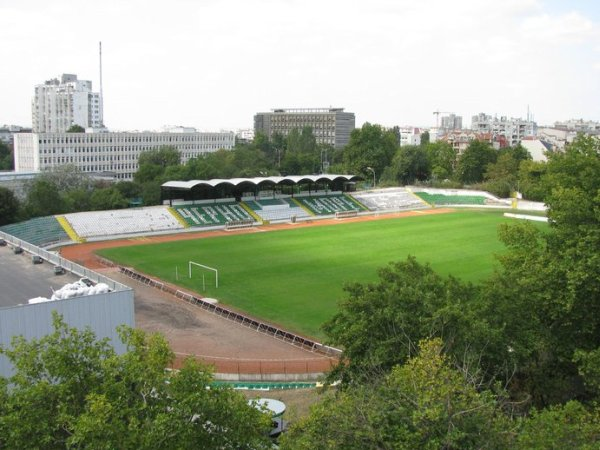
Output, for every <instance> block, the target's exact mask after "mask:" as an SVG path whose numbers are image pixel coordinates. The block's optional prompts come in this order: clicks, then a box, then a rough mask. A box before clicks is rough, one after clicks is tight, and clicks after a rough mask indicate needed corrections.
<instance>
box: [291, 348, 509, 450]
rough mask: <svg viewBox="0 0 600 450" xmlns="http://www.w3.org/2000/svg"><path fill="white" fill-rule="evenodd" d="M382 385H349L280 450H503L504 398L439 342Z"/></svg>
mask: <svg viewBox="0 0 600 450" xmlns="http://www.w3.org/2000/svg"><path fill="white" fill-rule="evenodd" d="M419 347H420V352H419V354H418V355H417V356H414V357H412V358H411V359H409V360H408V361H407V362H406V364H405V365H403V366H396V367H394V368H393V370H392V371H391V373H390V374H389V375H387V376H386V377H385V378H384V379H383V380H381V381H380V382H376V383H369V384H362V385H353V386H351V387H349V388H348V389H347V390H344V391H342V392H339V393H338V394H337V395H335V396H334V395H330V396H329V397H327V398H326V400H325V401H324V402H323V403H321V404H318V405H317V406H315V407H314V408H313V409H312V410H311V415H310V416H309V417H308V418H306V419H304V420H301V421H299V422H298V423H297V424H295V425H294V426H293V427H292V428H291V430H290V431H289V432H288V433H287V434H286V435H284V437H283V439H282V442H281V446H282V448H284V449H338V448H367V449H370V448H397V449H415V448H419V449H440V448H447V449H450V448H498V449H500V448H508V447H509V444H510V438H511V435H510V434H508V433H506V430H507V429H508V425H509V423H508V420H507V418H506V417H504V416H503V415H502V414H501V411H500V408H499V405H500V401H501V398H499V397H497V396H495V395H493V394H492V393H490V392H488V391H480V390H479V389H478V388H477V386H476V385H475V384H474V382H473V380H471V379H469V378H467V377H465V376H464V374H463V373H461V372H459V371H457V370H456V369H454V368H452V366H451V362H450V360H449V359H448V358H447V357H445V356H444V355H443V354H442V342H441V340H439V339H432V340H429V341H422V342H420V344H419Z"/></svg>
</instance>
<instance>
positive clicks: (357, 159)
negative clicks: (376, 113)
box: [344, 122, 398, 180]
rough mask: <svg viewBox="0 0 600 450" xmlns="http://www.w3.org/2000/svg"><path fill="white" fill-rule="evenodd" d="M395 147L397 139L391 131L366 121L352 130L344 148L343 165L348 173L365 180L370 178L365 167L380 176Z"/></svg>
mask: <svg viewBox="0 0 600 450" xmlns="http://www.w3.org/2000/svg"><path fill="white" fill-rule="evenodd" d="M397 149H398V141H397V139H396V135H395V134H394V132H393V131H391V130H387V131H385V130H383V128H381V126H379V125H372V124H370V123H368V122H367V123H365V124H364V125H363V126H362V127H361V128H356V129H354V130H352V133H351V134H350V142H349V143H348V145H347V146H346V147H345V148H344V165H345V167H346V170H347V171H348V173H352V174H357V175H362V176H363V177H364V178H365V179H367V180H369V179H371V178H372V173H371V172H370V171H369V170H368V169H367V167H371V168H372V169H373V170H374V171H375V174H376V175H378V176H379V177H381V174H382V173H383V170H384V169H385V168H386V167H387V166H389V165H390V163H391V161H392V158H393V157H394V155H395V154H396V150H397Z"/></svg>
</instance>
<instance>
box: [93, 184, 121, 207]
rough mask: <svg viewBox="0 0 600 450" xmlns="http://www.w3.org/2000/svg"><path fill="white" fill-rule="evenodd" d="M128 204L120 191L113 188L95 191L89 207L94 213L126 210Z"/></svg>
mask: <svg viewBox="0 0 600 450" xmlns="http://www.w3.org/2000/svg"><path fill="white" fill-rule="evenodd" d="M128 204H129V202H128V201H127V199H126V198H125V197H123V194H121V191H119V190H118V189H117V188H116V187H114V186H111V187H107V188H104V189H96V190H94V192H93V193H92V195H91V198H90V207H91V209H92V210H94V211H102V210H106V209H121V208H126V207H127V205H128Z"/></svg>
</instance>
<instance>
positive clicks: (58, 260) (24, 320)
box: [0, 231, 135, 377]
mask: <svg viewBox="0 0 600 450" xmlns="http://www.w3.org/2000/svg"><path fill="white" fill-rule="evenodd" d="M0 238H3V239H4V240H5V241H6V242H7V243H8V244H9V245H11V246H13V247H21V248H22V249H23V250H24V251H26V252H27V253H29V254H31V255H35V256H40V257H41V258H42V259H44V260H45V261H48V262H49V263H50V264H54V265H57V266H58V265H60V266H62V267H63V268H65V269H66V270H67V271H69V272H72V273H74V274H76V275H78V276H80V277H85V278H89V279H90V280H92V281H94V282H96V283H105V284H106V285H108V287H109V288H110V289H111V292H108V293H105V294H97V295H89V296H85V297H76V298H71V299H66V300H56V301H51V302H45V303H37V304H32V305H29V304H28V305H18V306H9V307H6V308H2V309H0V345H2V346H4V347H6V346H10V344H11V340H12V338H13V336H18V335H21V336H23V337H25V338H26V339H32V338H36V339H38V338H41V337H43V336H45V335H47V334H49V333H51V332H52V331H53V326H52V311H57V312H58V313H59V314H61V315H62V316H63V318H64V320H65V322H66V323H67V324H68V326H70V327H74V328H78V329H84V328H86V327H90V329H91V330H92V331H93V332H94V333H95V335H96V337H97V338H98V339H103V338H109V339H110V343H111V345H112V346H113V347H114V348H115V350H116V351H117V352H118V353H123V352H125V350H126V349H125V346H124V345H123V343H122V342H121V340H120V338H119V336H118V334H117V330H116V329H117V327H118V326H119V325H127V326H130V327H134V326H135V317H134V301H133V300H134V292H133V290H132V289H131V288H130V287H128V286H125V285H124V284H121V283H118V282H116V281H114V280H111V279H110V278H107V277H105V276H104V275H102V274H99V273H97V272H94V271H92V270H90V269H87V268H85V267H83V266H80V265H79V264H75V263H73V262H71V261H68V260H66V259H64V258H62V257H60V256H59V255H57V254H55V253H52V252H48V251H46V250H44V249H42V248H39V247H36V246H35V245H32V244H29V243H28V242H25V241H22V240H21V239H18V238H16V237H14V236H11V235H9V234H7V233H4V232H2V231H0ZM15 276H18V274H15ZM11 374H12V365H11V364H10V362H9V361H8V359H7V358H6V357H4V356H1V355H0V376H4V377H7V376H10V375H11Z"/></svg>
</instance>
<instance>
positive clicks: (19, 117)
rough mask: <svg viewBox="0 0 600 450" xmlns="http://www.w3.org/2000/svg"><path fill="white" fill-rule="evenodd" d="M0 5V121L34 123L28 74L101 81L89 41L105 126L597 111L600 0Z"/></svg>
mask: <svg viewBox="0 0 600 450" xmlns="http://www.w3.org/2000/svg"><path fill="white" fill-rule="evenodd" d="M0 17H1V18H2V26H0V42H2V45H0V61H2V66H3V67H2V70H1V71H0V102H1V103H0V105H1V106H0V124H15V125H21V126H31V98H32V96H33V93H34V86H35V85H37V84H42V83H43V82H44V81H46V80H49V79H52V78H57V77H60V75H61V74H63V73H73V74H77V75H78V77H79V79H83V80H91V81H92V83H93V90H94V91H99V87H100V75H99V73H100V71H99V55H98V53H99V52H98V47H99V45H98V44H99V42H100V41H101V42H102V53H103V58H102V65H103V75H102V76H103V80H102V82H103V95H104V122H105V124H106V126H107V127H109V128H110V129H111V130H115V131H116V130H159V129H161V128H162V127H164V126H174V125H181V126H190V127H195V128H197V129H198V130H203V131H218V130H236V129H244V128H252V127H253V117H254V114H256V113H257V112H265V111H270V110H271V109H274V108H316V107H320V108H321V107H342V108H345V110H346V111H350V112H354V113H355V114H356V124H357V126H361V125H362V124H363V123H364V122H370V123H377V124H380V125H383V126H394V125H400V126H408V125H412V126H420V127H432V126H435V124H436V116H435V115H434V114H433V112H434V111H442V112H452V113H455V114H458V115H461V116H463V126H468V125H470V122H471V117H472V116H473V115H475V114H478V113H480V112H484V113H486V114H491V115H498V116H508V117H521V118H526V117H527V111H528V108H529V111H530V113H531V114H532V115H533V118H534V120H535V121H536V122H538V124H539V125H551V124H553V123H554V122H555V121H558V120H567V119H571V118H574V119H584V120H596V121H600V1H597V0H568V1H567V0H455V1H450V0H411V1H406V0H369V1H367V0H362V1H355V0H221V1H219V0H170V1H164V0H163V1H160V2H159V1H155V0H101V1H100V0H52V1H48V0H44V1H38V0H19V1H14V0H0ZM442 115H443V114H442Z"/></svg>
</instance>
